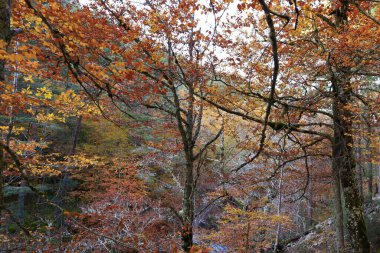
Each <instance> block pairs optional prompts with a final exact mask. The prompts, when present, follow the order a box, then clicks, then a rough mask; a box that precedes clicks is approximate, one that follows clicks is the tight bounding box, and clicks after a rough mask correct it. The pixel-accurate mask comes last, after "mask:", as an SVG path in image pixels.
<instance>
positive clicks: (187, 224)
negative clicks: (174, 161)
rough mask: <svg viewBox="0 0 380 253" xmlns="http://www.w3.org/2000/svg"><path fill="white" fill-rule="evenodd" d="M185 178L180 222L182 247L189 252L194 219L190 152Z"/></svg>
mask: <svg viewBox="0 0 380 253" xmlns="http://www.w3.org/2000/svg"><path fill="white" fill-rule="evenodd" d="M186 156H187V158H186V159H187V162H186V172H185V173H186V175H185V177H186V179H185V189H184V194H183V221H182V222H183V224H182V231H181V237H182V249H183V250H184V251H185V252H189V251H190V249H191V247H192V246H193V221H194V201H193V192H194V189H193V186H194V182H193V164H194V162H193V160H192V158H191V154H187V155H186Z"/></svg>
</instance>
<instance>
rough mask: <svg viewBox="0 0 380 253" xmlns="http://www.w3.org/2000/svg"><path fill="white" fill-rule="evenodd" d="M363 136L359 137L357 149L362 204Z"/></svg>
mask: <svg viewBox="0 0 380 253" xmlns="http://www.w3.org/2000/svg"><path fill="white" fill-rule="evenodd" d="M361 137H362V136H361V135H359V142H358V144H357V145H358V146H357V148H356V150H357V158H358V161H357V163H356V173H357V174H358V186H359V195H360V198H361V199H362V202H363V201H364V193H363V156H362V153H363V152H362V146H361V144H362V141H361V139H362V138H361Z"/></svg>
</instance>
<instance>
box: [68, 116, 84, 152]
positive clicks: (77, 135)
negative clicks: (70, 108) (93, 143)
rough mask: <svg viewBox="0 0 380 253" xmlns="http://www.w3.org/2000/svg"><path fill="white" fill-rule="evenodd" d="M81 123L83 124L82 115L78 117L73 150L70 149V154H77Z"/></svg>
mask: <svg viewBox="0 0 380 253" xmlns="http://www.w3.org/2000/svg"><path fill="white" fill-rule="evenodd" d="M81 125H82V116H79V117H78V118H77V123H76V125H75V130H74V138H73V144H72V146H71V150H70V155H74V154H75V151H76V148H77V143H78V137H79V132H80V128H81Z"/></svg>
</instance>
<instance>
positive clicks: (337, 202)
mask: <svg viewBox="0 0 380 253" xmlns="http://www.w3.org/2000/svg"><path fill="white" fill-rule="evenodd" d="M332 170H333V172H332V174H333V190H334V209H335V233H336V248H337V252H344V248H345V243H344V225H343V207H342V206H343V205H342V194H341V187H340V175H339V168H338V167H336V164H335V163H334V162H333V166H332Z"/></svg>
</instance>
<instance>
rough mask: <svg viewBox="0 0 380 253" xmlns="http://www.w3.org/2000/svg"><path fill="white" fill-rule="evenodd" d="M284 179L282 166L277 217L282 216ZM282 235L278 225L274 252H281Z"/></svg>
mask: <svg viewBox="0 0 380 253" xmlns="http://www.w3.org/2000/svg"><path fill="white" fill-rule="evenodd" d="M283 177H284V167H283V166H281V171H280V182H279V184H278V192H279V196H278V205H277V215H280V214H281V208H282V185H283ZM280 235H281V224H280V223H279V224H277V231H276V241H275V244H274V252H278V251H279V246H280Z"/></svg>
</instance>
